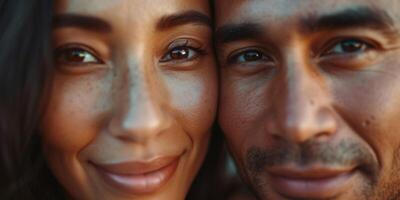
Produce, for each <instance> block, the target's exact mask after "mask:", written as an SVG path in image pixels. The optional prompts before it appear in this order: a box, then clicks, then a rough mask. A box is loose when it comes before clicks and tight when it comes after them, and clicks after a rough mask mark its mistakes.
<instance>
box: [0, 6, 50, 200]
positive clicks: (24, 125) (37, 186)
mask: <svg viewBox="0 0 400 200" xmlns="http://www.w3.org/2000/svg"><path fill="white" fill-rule="evenodd" d="M52 3H53V1H52V0H29V1H26V0H0V27H1V31H0V177H1V180H0V199H50V195H48V194H47V193H48V192H46V191H50V189H49V188H44V187H45V186H44V184H41V183H40V182H38V180H44V179H46V177H49V178H50V177H51V175H50V174H49V170H47V168H46V167H45V166H46V165H45V162H44V159H43V158H42V157H41V155H42V154H41V146H40V138H39V134H38V132H37V130H38V124H39V121H40V117H41V116H40V114H41V113H42V112H41V110H42V107H43V106H42V105H43V103H44V102H45V101H44V99H43V98H44V97H45V92H46V82H47V81H49V80H50V78H51V77H50V74H51V50H50V49H51V44H50V39H49V38H51V35H50V34H51V19H52V8H53V6H52ZM47 180H50V179H47ZM46 183H50V181H46ZM49 185H50V184H49ZM51 191H52V190H51ZM39 196H40V197H39Z"/></svg>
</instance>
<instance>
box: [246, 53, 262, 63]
mask: <svg viewBox="0 0 400 200" xmlns="http://www.w3.org/2000/svg"><path fill="white" fill-rule="evenodd" d="M244 56H245V60H247V61H255V60H259V59H261V54H260V53H259V52H255V51H253V52H247V53H246V54H245V55H244Z"/></svg>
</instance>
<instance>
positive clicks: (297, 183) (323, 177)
mask: <svg viewBox="0 0 400 200" xmlns="http://www.w3.org/2000/svg"><path fill="white" fill-rule="evenodd" d="M355 171H356V170H355V168H353V167H344V168H340V169H339V168H321V167H314V168H307V169H304V168H291V169H289V168H275V169H270V170H268V172H269V175H270V183H271V186H272V187H273V188H274V190H275V191H277V192H278V193H279V194H281V195H283V196H286V197H291V198H306V199H313V198H315V199H320V198H321V199H324V198H332V197H335V196H337V195H339V194H340V193H341V192H344V190H345V189H346V188H349V187H350V185H349V183H350V182H351V179H352V177H353V176H354V175H355Z"/></svg>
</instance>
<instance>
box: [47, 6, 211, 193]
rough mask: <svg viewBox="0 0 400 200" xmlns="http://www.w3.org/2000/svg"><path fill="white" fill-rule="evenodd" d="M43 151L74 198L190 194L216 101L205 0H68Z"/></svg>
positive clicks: (56, 37) (58, 30)
mask: <svg viewBox="0 0 400 200" xmlns="http://www.w3.org/2000/svg"><path fill="white" fill-rule="evenodd" d="M55 9H56V10H55V20H54V30H53V43H54V49H55V63H56V68H57V70H56V74H55V77H54V80H53V83H52V90H51V93H50V99H49V104H48V107H47V109H46V113H45V117H44V120H43V122H42V126H41V130H42V139H43V150H44V154H45V157H46V159H47V161H48V165H49V166H50V168H51V170H52V172H53V173H54V175H55V176H56V178H57V180H58V181H59V182H60V183H61V185H62V186H63V187H64V188H65V189H66V191H67V193H68V194H69V195H70V196H71V197H72V198H74V199H135V198H140V199H184V196H185V194H186V192H187V190H188V188H189V187H190V184H191V182H192V180H193V178H194V176H195V175H196V173H197V171H198V169H199V167H200V165H201V163H202V161H203V158H204V156H205V154H206V150H207V145H208V139H209V136H210V131H209V130H210V127H211V125H212V123H213V120H214V116H215V109H216V99H217V80H216V79H217V78H216V68H215V63H214V59H213V58H214V57H213V52H212V47H211V46H212V45H211V27H210V18H209V17H210V14H209V12H210V11H209V7H208V4H207V1H204V0H151V1H148V0H113V1H110V0H96V1H92V0H61V1H57V3H56V8H55Z"/></svg>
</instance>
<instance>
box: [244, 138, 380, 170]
mask: <svg viewBox="0 0 400 200" xmlns="http://www.w3.org/2000/svg"><path fill="white" fill-rule="evenodd" d="M315 163H318V164H322V165H326V166H350V165H358V166H359V167H360V168H361V169H362V170H363V171H364V172H365V173H369V174H371V173H377V171H378V168H379V164H378V161H377V160H376V159H375V157H374V156H373V155H372V153H371V152H370V151H369V149H368V148H367V147H365V146H364V145H362V144H360V143H358V142H355V141H353V140H350V139H343V140H341V141H339V142H338V143H336V144H332V143H327V142H325V143H323V142H318V141H315V140H311V141H307V142H305V143H302V144H291V143H289V142H280V143H279V144H274V145H271V146H270V147H264V148H260V147H254V146H253V147H250V148H249V149H248V150H247V152H246V163H245V164H246V168H247V169H248V170H249V171H251V172H253V173H258V172H262V171H263V170H265V168H266V167H274V166H282V165H286V164H295V165H298V166H307V165H310V164H315Z"/></svg>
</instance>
